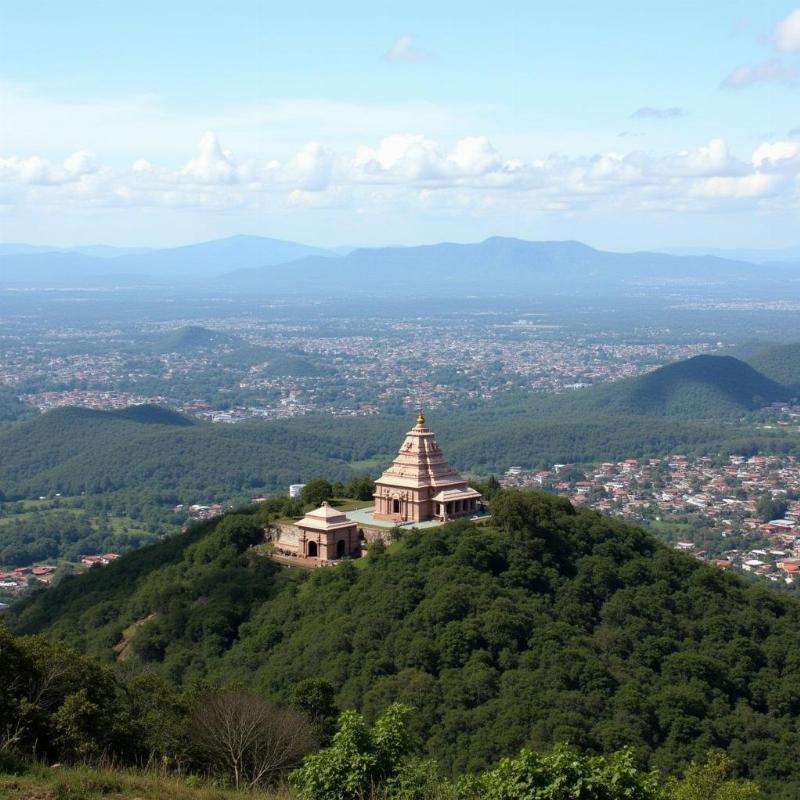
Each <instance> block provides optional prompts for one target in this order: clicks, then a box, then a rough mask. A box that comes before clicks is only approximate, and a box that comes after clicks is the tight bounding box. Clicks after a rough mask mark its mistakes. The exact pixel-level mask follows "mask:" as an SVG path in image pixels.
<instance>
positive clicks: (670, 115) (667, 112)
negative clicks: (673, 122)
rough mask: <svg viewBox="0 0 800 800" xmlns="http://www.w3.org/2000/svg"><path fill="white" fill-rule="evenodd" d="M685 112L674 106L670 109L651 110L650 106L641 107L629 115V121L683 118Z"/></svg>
mask: <svg viewBox="0 0 800 800" xmlns="http://www.w3.org/2000/svg"><path fill="white" fill-rule="evenodd" d="M685 115H686V112H685V111H684V110H683V109H682V108H677V107H675V106H673V107H671V108H652V107H651V106H643V107H642V108H637V109H636V111H634V112H633V114H631V119H675V118H676V117H683V116H685Z"/></svg>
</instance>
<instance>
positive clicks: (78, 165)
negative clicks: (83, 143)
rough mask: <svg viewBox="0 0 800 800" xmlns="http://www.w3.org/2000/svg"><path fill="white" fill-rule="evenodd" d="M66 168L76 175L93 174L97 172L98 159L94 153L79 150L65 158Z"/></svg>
mask: <svg viewBox="0 0 800 800" xmlns="http://www.w3.org/2000/svg"><path fill="white" fill-rule="evenodd" d="M64 169H65V170H66V171H67V172H68V173H69V174H70V175H74V176H76V177H79V176H81V175H91V174H92V173H93V172H97V159H96V158H95V156H94V154H93V153H87V152H86V150H79V151H78V152H77V153H73V154H72V155H71V156H69V158H66V159H65V160H64Z"/></svg>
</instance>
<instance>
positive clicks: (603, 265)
mask: <svg viewBox="0 0 800 800" xmlns="http://www.w3.org/2000/svg"><path fill="white" fill-rule="evenodd" d="M300 277H302V281H303V282H302V289H303V290H304V291H312V290H316V291H320V290H324V291H325V292H327V293H335V292H337V291H341V289H342V288H344V287H346V288H347V289H348V291H350V292H352V291H360V292H362V293H396V292H405V293H407V294H409V295H412V296H413V294H414V293H415V292H416V293H420V294H422V295H431V294H434V293H436V292H439V293H441V292H447V293H450V294H455V295H460V296H463V295H465V294H470V293H473V294H483V293H486V292H487V291H488V292H491V293H493V294H513V293H514V292H517V291H528V292H531V291H533V292H540V293H570V294H574V293H579V292H582V293H592V294H594V293H597V292H598V291H600V292H609V293H619V292H620V291H643V290H654V289H660V288H664V287H666V288H675V289H677V288H680V287H682V288H684V289H693V290H697V291H701V290H704V289H706V290H707V289H713V290H714V292H715V293H717V294H719V293H721V292H723V291H740V290H741V289H742V287H745V286H746V287H756V286H757V287H772V288H777V287H782V288H783V289H788V288H789V284H790V283H793V284H794V285H795V286H796V287H798V288H800V270H797V271H795V270H791V269H790V268H779V267H775V268H774V269H771V270H769V271H765V270H764V268H763V267H757V266H755V265H753V264H748V263H745V262H738V261H726V260H724V259H720V258H715V257H714V256H670V255H665V254H663V253H611V252H605V251H602V250H595V249H594V248H592V247H588V246H587V245H585V244H581V243H580V242H573V241H566V242H529V241H524V240H521V239H509V238H502V237H493V238H491V239H486V240H485V241H483V242H480V243H478V244H452V243H443V244H436V245H423V246H420V247H384V248H374V249H359V250H354V251H353V252H351V253H348V254H347V255H346V256H343V257H341V258H339V259H337V260H336V261H331V260H330V259H321V258H316V257H311V258H303V259H301V260H299V261H296V262H295V263H293V264H292V269H291V270H287V269H286V268H285V266H284V265H280V266H278V267H272V268H269V267H267V268H250V269H242V270H236V271H234V272H231V273H230V274H228V275H225V276H224V278H223V279H222V281H221V282H223V281H224V284H225V285H226V286H228V287H239V288H242V289H247V290H250V291H257V290H266V289H271V290H273V291H291V290H292V289H293V288H294V290H295V291H297V290H298V286H299V279H300Z"/></svg>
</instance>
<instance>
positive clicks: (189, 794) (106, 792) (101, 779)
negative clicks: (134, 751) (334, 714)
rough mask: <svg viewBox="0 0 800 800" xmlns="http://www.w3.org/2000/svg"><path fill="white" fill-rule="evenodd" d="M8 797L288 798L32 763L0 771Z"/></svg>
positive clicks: (0, 787)
mask: <svg viewBox="0 0 800 800" xmlns="http://www.w3.org/2000/svg"><path fill="white" fill-rule="evenodd" d="M0 797H2V798H4V799H5V798H7V799H8V800H101V798H102V800H235V798H238V800H247V798H257V799H258V800H289V798H290V797H291V795H290V794H289V791H288V790H286V789H276V790H274V791H264V792H260V791H259V792H255V791H252V792H251V791H246V790H240V791H235V790H233V789H226V788H223V787H218V786H214V785H212V784H209V783H207V782H205V781H202V780H199V779H197V778H195V777H193V776H192V777H189V778H179V777H165V776H161V775H158V774H156V773H148V772H137V771H133V770H112V769H98V768H93V767H47V766H38V765H37V766H34V767H31V768H30V769H29V770H27V771H26V772H25V774H23V775H3V774H0Z"/></svg>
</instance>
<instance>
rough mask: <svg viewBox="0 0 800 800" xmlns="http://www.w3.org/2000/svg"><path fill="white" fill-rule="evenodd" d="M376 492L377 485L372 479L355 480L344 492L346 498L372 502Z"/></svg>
mask: <svg viewBox="0 0 800 800" xmlns="http://www.w3.org/2000/svg"><path fill="white" fill-rule="evenodd" d="M374 492H375V483H374V482H373V480H372V478H365V477H362V478H353V480H351V481H350V483H348V484H347V486H346V487H345V490H344V494H345V497H352V498H353V500H371V499H372V495H373V493H374Z"/></svg>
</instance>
